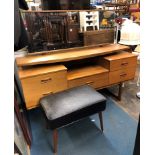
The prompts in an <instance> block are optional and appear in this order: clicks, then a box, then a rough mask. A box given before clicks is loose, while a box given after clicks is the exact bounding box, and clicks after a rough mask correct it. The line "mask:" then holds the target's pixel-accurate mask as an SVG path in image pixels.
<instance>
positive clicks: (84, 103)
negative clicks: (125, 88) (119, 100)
mask: <svg viewBox="0 0 155 155" xmlns="http://www.w3.org/2000/svg"><path fill="white" fill-rule="evenodd" d="M105 102H106V98H105V97H104V96H103V95H101V94H100V93H98V92H97V91H96V90H95V89H93V88H92V87H90V86H87V85H85V86H80V87H75V88H71V89H68V90H65V91H63V92H59V93H55V94H52V95H48V96H46V97H43V98H42V99H41V100H40V104H41V107H42V109H43V111H44V112H45V115H46V117H47V119H48V121H52V122H53V125H52V128H54V126H56V127H60V126H62V125H65V124H68V123H71V122H73V121H76V120H78V119H80V118H81V117H85V116H89V115H91V114H93V113H96V112H98V111H102V110H104V109H105ZM97 107H98V108H97ZM82 113H83V114H82ZM75 115H76V116H75ZM78 115H81V116H79V117H78ZM71 117H73V118H71ZM66 119H67V120H68V121H67V120H66ZM54 121H55V125H54ZM59 121H61V123H60V124H59ZM58 124H59V125H58Z"/></svg>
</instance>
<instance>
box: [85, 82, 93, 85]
mask: <svg viewBox="0 0 155 155" xmlns="http://www.w3.org/2000/svg"><path fill="white" fill-rule="evenodd" d="M93 83H94V82H93V81H89V82H86V84H87V85H91V84H93Z"/></svg>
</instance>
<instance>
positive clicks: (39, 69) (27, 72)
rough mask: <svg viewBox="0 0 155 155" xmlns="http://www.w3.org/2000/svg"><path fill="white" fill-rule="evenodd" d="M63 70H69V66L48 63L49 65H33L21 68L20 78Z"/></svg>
mask: <svg viewBox="0 0 155 155" xmlns="http://www.w3.org/2000/svg"><path fill="white" fill-rule="evenodd" d="M62 70H67V68H66V67H65V66H64V65H50V66H49V65H48V66H33V67H31V68H27V69H20V70H19V78H20V79H24V78H28V77H34V76H38V75H43V74H48V73H51V72H52V73H54V72H59V71H62Z"/></svg>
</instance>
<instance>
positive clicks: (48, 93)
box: [42, 91, 53, 96]
mask: <svg viewBox="0 0 155 155" xmlns="http://www.w3.org/2000/svg"><path fill="white" fill-rule="evenodd" d="M50 94H53V92H52V91H50V92H47V93H44V94H42V95H43V96H47V95H50Z"/></svg>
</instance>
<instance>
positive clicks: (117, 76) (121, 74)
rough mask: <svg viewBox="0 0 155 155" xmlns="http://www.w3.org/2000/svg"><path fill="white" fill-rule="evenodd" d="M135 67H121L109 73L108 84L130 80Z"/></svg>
mask: <svg viewBox="0 0 155 155" xmlns="http://www.w3.org/2000/svg"><path fill="white" fill-rule="evenodd" d="M135 71H136V67H131V68H127V69H121V70H118V71H113V72H110V73H109V84H114V83H118V82H123V81H127V80H131V79H133V78H134V77H135Z"/></svg>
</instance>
